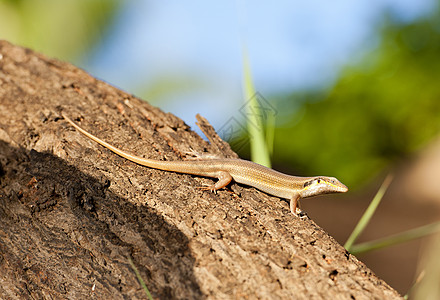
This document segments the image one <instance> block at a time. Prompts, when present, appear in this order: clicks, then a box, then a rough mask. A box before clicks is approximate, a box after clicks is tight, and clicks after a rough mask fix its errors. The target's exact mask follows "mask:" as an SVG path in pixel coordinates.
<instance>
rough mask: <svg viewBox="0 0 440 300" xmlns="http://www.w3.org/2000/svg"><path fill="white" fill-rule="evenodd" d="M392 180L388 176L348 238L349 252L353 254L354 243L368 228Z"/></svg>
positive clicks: (346, 247)
mask: <svg viewBox="0 0 440 300" xmlns="http://www.w3.org/2000/svg"><path fill="white" fill-rule="evenodd" d="M392 180H393V176H392V175H388V176H387V177H386V178H385V180H384V181H383V183H382V186H381V187H380V189H379V191H377V194H376V196H374V198H373V200H372V201H371V203H370V205H369V206H368V208H367V210H366V211H365V213H364V215H363V216H362V218H361V219H360V220H359V222H358V224H357V225H356V227H355V228H354V230H353V232H352V233H351V235H350V237H349V238H348V240H347V242H345V245H344V247H345V249H347V250H348V251H349V252H352V247H353V244H354V242H355V241H356V240H357V238H358V237H359V236H360V235H361V234H362V232H363V231H364V229H365V227H367V225H368V223H369V222H370V220H371V218H372V217H373V214H374V212H375V211H376V209H377V207H378V205H379V203H380V201H381V200H382V197H383V195H384V194H385V192H386V190H387V189H388V187H389V185H390V183H391V181H392Z"/></svg>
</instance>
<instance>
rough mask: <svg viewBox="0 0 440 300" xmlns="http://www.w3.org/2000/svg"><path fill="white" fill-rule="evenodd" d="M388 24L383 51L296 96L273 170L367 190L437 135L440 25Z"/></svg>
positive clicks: (434, 21)
mask: <svg viewBox="0 0 440 300" xmlns="http://www.w3.org/2000/svg"><path fill="white" fill-rule="evenodd" d="M439 15H440V14H439V13H438V12H436V13H435V14H434V15H433V16H432V17H430V18H426V19H423V20H418V21H416V22H415V23H412V24H406V25H402V24H398V23H393V22H392V21H387V24H386V26H383V28H382V34H381V36H382V40H381V43H380V45H379V47H378V48H377V49H376V50H375V51H374V52H373V53H369V54H368V55H366V57H365V58H364V59H363V60H362V61H361V62H360V63H359V64H358V65H356V66H350V67H346V68H345V69H344V70H343V71H342V74H341V76H340V77H339V79H338V80H337V82H336V83H335V85H334V86H333V87H331V88H330V89H329V90H326V91H319V92H317V91H311V92H307V91H306V92H302V93H293V94H291V95H288V96H283V97H281V98H283V99H284V101H282V102H281V103H279V104H278V107H282V109H283V110H287V111H289V110H291V111H296V113H295V114H294V115H293V116H291V117H290V119H289V120H280V121H281V122H280V123H281V124H279V127H278V128H277V131H276V137H275V147H274V149H275V151H274V158H275V159H276V160H275V162H274V163H275V164H278V165H280V164H281V162H282V164H285V163H286V162H288V163H289V164H290V165H292V166H297V167H298V169H297V171H299V173H303V174H310V175H312V173H313V174H323V175H326V174H328V175H332V176H337V177H338V178H340V179H341V180H342V181H343V182H344V183H346V184H348V185H350V186H353V185H355V186H356V185H359V184H362V183H365V182H366V181H368V180H369V179H371V178H372V176H374V175H375V174H377V173H378V172H380V171H382V170H383V169H384V168H385V167H386V166H387V165H389V164H390V162H393V161H395V160H396V159H398V158H402V157H404V156H406V155H408V154H411V153H413V152H414V151H416V150H418V149H420V148H421V147H422V146H424V145H426V144H427V143H428V142H429V141H430V140H431V139H433V138H434V137H436V136H438V133H439V129H440V85H439V84H438V82H439V73H440V60H439V59H438V58H439V56H440V18H439Z"/></svg>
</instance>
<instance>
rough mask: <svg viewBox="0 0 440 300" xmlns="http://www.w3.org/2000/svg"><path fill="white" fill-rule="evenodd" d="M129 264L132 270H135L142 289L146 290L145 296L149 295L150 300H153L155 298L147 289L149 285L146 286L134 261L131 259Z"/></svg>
mask: <svg viewBox="0 0 440 300" xmlns="http://www.w3.org/2000/svg"><path fill="white" fill-rule="evenodd" d="M128 263H129V264H130V266H131V268H132V269H133V271H134V273H135V274H136V277H137V279H138V281H139V283H140V285H141V287H142V288H143V289H144V291H145V294H147V297H148V300H153V297H152V296H151V294H150V291H149V290H148V288H147V285H146V284H145V282H144V280H143V279H142V276H141V273H139V270H138V269H137V268H136V266H135V265H134V263H133V260H132V259H131V258H130V257H129V258H128Z"/></svg>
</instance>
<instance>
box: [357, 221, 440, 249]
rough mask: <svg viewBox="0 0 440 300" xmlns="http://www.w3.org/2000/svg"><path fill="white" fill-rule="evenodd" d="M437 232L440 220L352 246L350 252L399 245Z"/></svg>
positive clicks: (439, 228)
mask: <svg viewBox="0 0 440 300" xmlns="http://www.w3.org/2000/svg"><path fill="white" fill-rule="evenodd" d="M436 232H440V222H436V223H432V224H428V225H424V226H421V227H418V228H414V229H410V230H407V231H404V232H401V233H398V234H394V235H391V236H388V237H385V238H381V239H377V240H374V241H370V242H365V243H361V244H357V245H353V246H352V247H351V250H350V253H352V254H354V255H359V254H364V253H366V252H369V251H373V250H377V249H382V248H385V247H389V246H392V245H397V244H401V243H405V242H409V241H411V240H414V239H418V238H421V237H424V236H427V235H430V234H433V233H436Z"/></svg>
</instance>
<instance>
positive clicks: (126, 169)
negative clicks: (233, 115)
mask: <svg viewBox="0 0 440 300" xmlns="http://www.w3.org/2000/svg"><path fill="white" fill-rule="evenodd" d="M61 111H63V112H64V113H66V114H67V115H68V116H70V117H71V118H72V119H74V120H75V121H76V122H77V123H79V124H80V125H81V126H82V127H83V128H85V129H86V130H89V131H90V132H92V133H93V134H95V135H97V136H99V137H100V138H102V139H104V140H106V141H107V142H109V143H111V144H113V145H115V146H117V147H119V148H121V149H123V150H125V151H127V152H130V153H133V154H136V155H139V156H144V157H148V158H154V159H160V160H180V159H185V155H184V154H185V152H186V151H188V150H189V149H194V150H195V151H198V152H204V151H205V152H209V153H213V154H216V155H218V156H228V157H233V156H235V154H234V153H233V152H232V151H231V150H230V149H229V147H228V146H227V144H225V143H224V142H222V141H221V140H220V139H219V138H218V137H217V136H215V134H214V133H212V132H210V129H209V125H207V124H206V123H204V124H202V125H203V126H202V127H205V132H208V133H209V135H210V140H211V143H208V142H206V141H205V140H203V139H202V138H200V137H199V136H198V135H197V134H196V133H194V132H193V131H191V130H190V128H189V127H188V126H187V125H186V124H185V123H184V122H183V121H181V120H180V119H179V118H177V117H175V116H173V115H171V114H167V113H164V112H162V111H161V110H159V109H158V108H155V107H153V106H151V105H149V104H148V103H146V102H143V101H141V100H139V99H137V98H136V97H134V96H132V95H129V94H127V93H125V92H122V91H120V90H118V89H116V88H114V87H112V86H110V85H108V84H106V83H104V82H102V81H99V80H97V79H95V78H93V77H91V76H90V75H88V74H87V73H86V72H84V71H82V70H80V69H78V68H76V67H74V66H72V65H70V64H68V63H64V62H60V61H57V60H54V59H48V58H46V57H44V56H43V55H41V54H38V53H35V52H33V51H31V50H28V49H23V48H21V47H17V46H14V45H11V44H10V43H8V42H6V41H0V188H1V190H0V266H1V272H0V274H1V276H0V283H1V284H0V296H1V298H2V299H6V298H9V299H35V298H36V299H65V298H69V299H86V298H90V299H145V298H146V295H145V293H144V291H143V290H142V288H141V286H140V284H139V282H138V280H137V278H136V276H135V273H134V271H133V269H132V268H131V267H130V264H129V258H131V259H132V260H133V262H134V264H135V265H136V267H137V268H138V270H139V271H140V274H141V276H142V277H143V279H144V281H145V282H146V285H147V286H148V288H149V290H150V292H151V293H152V295H153V298H156V299H171V298H179V299H180V298H185V299H203V298H208V299H231V298H248V299H278V298H285V299H332V298H333V299H398V298H400V296H399V294H398V293H397V292H396V291H395V290H393V289H392V288H391V287H390V286H388V285H387V284H386V283H385V282H384V281H382V280H380V279H379V278H377V277H376V276H375V275H374V274H373V273H372V272H371V271H370V270H369V269H368V268H367V267H366V266H365V265H364V264H363V263H361V262H360V261H358V260H357V259H356V258H355V257H354V256H352V255H351V254H350V253H348V252H347V251H346V250H345V249H344V248H343V247H342V246H340V245H339V244H338V243H337V242H336V241H335V240H334V239H333V238H332V237H330V236H329V235H328V234H327V233H326V232H325V231H324V230H322V229H321V228H319V227H318V226H317V225H316V224H315V223H314V222H313V221H312V220H310V219H309V218H297V217H294V216H293V215H291V214H290V212H289V207H288V204H287V203H286V202H285V201H282V200H280V199H278V198H276V197H271V196H268V195H266V194H264V193H262V192H259V191H257V190H256V189H254V188H250V187H245V186H241V185H237V184H232V185H231V186H230V189H226V190H221V191H219V192H218V193H217V194H214V193H210V192H207V191H202V190H199V189H196V187H199V186H202V185H206V184H209V183H212V182H213V180H212V179H209V178H202V177H197V176H191V175H186V174H176V173H172V172H164V171H159V170H154V169H149V168H146V167H142V166H139V165H136V164H134V163H132V162H129V161H127V160H125V159H123V158H121V157H119V156H117V155H115V154H113V153H112V152H110V151H109V150H107V149H105V148H103V147H101V146H100V145H98V144H96V143H94V142H92V141H90V140H88V139H87V138H86V137H84V136H83V135H81V134H80V133H79V132H77V131H75V130H74V129H73V128H72V127H71V126H69V124H68V123H67V122H66V121H65V120H64V119H63V118H62V117H61V114H60V112H61ZM201 121H202V123H203V120H201Z"/></svg>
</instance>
